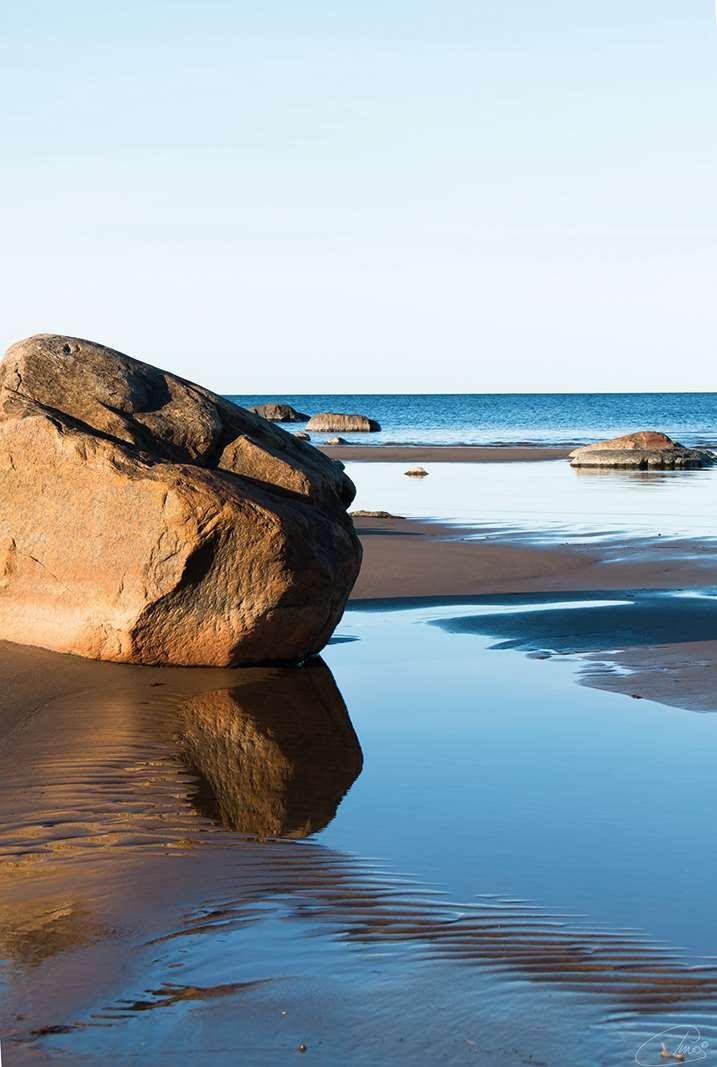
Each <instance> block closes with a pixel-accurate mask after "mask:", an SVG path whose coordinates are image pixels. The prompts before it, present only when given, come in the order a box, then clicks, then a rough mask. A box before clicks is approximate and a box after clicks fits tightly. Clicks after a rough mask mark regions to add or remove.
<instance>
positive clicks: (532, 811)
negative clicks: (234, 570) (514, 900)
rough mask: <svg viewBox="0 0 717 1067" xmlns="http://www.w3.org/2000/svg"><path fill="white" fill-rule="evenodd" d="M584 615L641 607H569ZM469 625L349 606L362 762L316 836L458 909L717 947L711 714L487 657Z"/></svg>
mask: <svg viewBox="0 0 717 1067" xmlns="http://www.w3.org/2000/svg"><path fill="white" fill-rule="evenodd" d="M661 602H662V603H664V605H665V607H666V610H667V611H668V612H669V611H674V610H676V609H675V604H676V603H677V602H676V601H670V598H668V597H663V598H662V601H661ZM682 603H689V601H687V600H683V601H682ZM479 607H480V610H481V611H482V612H483V613H484V619H483V623H484V624H485V625H486V628H487V630H488V631H490V630H491V628H495V627H497V626H498V625H499V624H501V625H502V624H503V623H504V622H505V620H508V621H509V622H510V625H511V626H512V627H513V628H514V630H515V631H516V632H517V628H518V627H519V625H520V619H519V617H518V615H516V614H512V615H509V614H506V613H505V611H502V612H496V613H495V614H493V615H492V616H491V615H490V613H489V612H488V611H486V609H485V606H484V605H483V606H479ZM710 607H712V603H710ZM590 610H595V611H596V614H598V615H599V614H600V612H603V611H606V610H609V611H611V612H612V614H613V615H614V616H615V617H618V616H619V613H622V612H626V613H630V612H634V611H636V610H637V609H636V607H635V605H634V604H630V603H628V604H627V605H626V606H621V607H618V608H609V609H608V608H605V606H604V604H602V606H601V601H598V602H597V603H596V604H595V606H594V607H592V608H591V607H590V603H589V600H588V601H586V602H584V603H583V606H582V607H575V606H573V607H571V608H570V609H565V610H564V612H563V615H564V616H565V617H566V618H567V617H570V618H575V619H576V620H577V619H578V617H579V616H580V615H581V614H582V615H583V616H584V614H585V613H586V612H589V611H590ZM655 610H656V611H657V610H659V606H656V607H655ZM532 614H533V615H537V614H538V613H537V612H534V611H533V612H532ZM716 614H717V612H716ZM476 615H477V606H476V605H475V604H473V605H470V604H466V605H464V606H463V607H460V608H457V607H456V606H445V607H443V608H440V607H437V606H429V607H423V608H418V609H412V610H404V611H384V612H380V613H379V612H371V611H357V610H351V611H349V612H348V613H347V615H346V617H345V620H344V623H343V625H342V628H341V633H342V634H343V635H346V636H353V637H359V638H360V641H358V642H354V643H351V644H346V645H333V646H331V647H330V648H329V649H327V651H326V659H327V661H328V662H329V664H330V666H331V668H332V670H333V671H334V673H335V676H336V680H337V682H338V684H339V686H340V688H341V690H342V693H343V696H344V698H345V700H346V703H347V705H348V707H349V710H350V714H351V717H352V720H353V722H354V725H355V727H356V730H357V733H358V735H359V737H360V739H361V744H362V746H363V750H364V755H365V764H364V770H363V773H362V775H361V777H360V778H359V779H358V781H357V782H356V783H355V785H354V787H353V788H352V790H351V792H350V793H349V795H348V796H347V797H346V798H345V799H344V802H343V804H342V807H341V808H340V810H339V813H338V815H337V818H336V820H335V821H334V823H333V824H332V825H331V826H330V827H329V828H328V829H327V830H326V831H325V832H324V833H323V834H322V835H321V836H320V840H321V841H322V843H325V844H327V845H329V846H331V847H334V848H337V849H347V850H349V851H351V852H353V853H354V854H356V853H359V854H364V855H371V856H380V857H382V859H384V860H386V861H388V862H389V863H391V864H392V865H395V866H396V867H397V868H398V869H404V870H410V871H413V872H415V873H416V874H417V876H419V877H421V878H425V879H427V880H429V881H432V882H435V883H437V884H440V885H442V886H445V888H446V889H447V891H448V892H449V893H450V894H453V896H454V897H455V898H456V899H462V900H470V899H473V898H474V897H475V895H476V894H478V893H482V892H494V893H498V894H501V895H504V896H517V897H519V898H522V899H530V900H531V901H533V902H535V903H536V905H539V906H540V907H548V908H558V909H561V910H566V909H567V910H569V911H573V912H577V913H582V914H585V915H586V916H587V917H588V918H589V919H590V921H592V922H604V923H607V924H609V925H611V926H613V927H623V926H626V927H634V928H637V929H639V930H642V931H644V932H645V933H646V934H647V935H648V936H649V937H650V938H652V939H658V940H659V939H665V940H666V941H668V942H669V943H670V944H671V945H673V946H676V947H681V948H684V949H685V950H686V951H687V952H688V953H690V954H693V955H694V956H696V957H697V956H703V955H709V954H712V953H715V952H717V934H716V933H715V929H714V923H713V911H714V886H715V884H717V852H715V850H714V849H713V848H712V839H713V822H714V815H713V813H714V810H715V803H716V801H717V717H713V716H711V715H702V714H695V713H690V712H686V711H680V710H675V709H673V708H667V707H664V706H661V705H658V704H655V703H652V702H650V701H647V700H644V701H640V702H636V701H632V700H630V699H629V698H627V697H624V696H622V695H616V694H610V693H605V692H600V691H596V690H592V689H588V688H583V687H580V686H577V685H575V684H574V672H575V665H574V664H573V663H571V662H569V661H566V660H565V659H557V660H555V659H552V660H549V661H547V662H543V661H536V660H532V659H529V658H527V657H525V656H523V655H516V654H515V653H506V652H504V651H499V650H496V649H491V647H490V646H491V645H493V644H494V639H495V638H494V635H493V636H480V634H479V633H470V632H468V631H469V630H478V628H479V627H478V624H476V623H475V622H474V621H472V620H475V617H476ZM529 615H530V612H529ZM544 617H545V618H546V620H549V619H550V615H549V613H546V614H545V616H544ZM524 621H525V620H524ZM527 621H528V624H530V623H531V620H530V618H528V620H527ZM434 622H435V623H438V624H439V625H428V624H429V623H434ZM449 631H451V632H449Z"/></svg>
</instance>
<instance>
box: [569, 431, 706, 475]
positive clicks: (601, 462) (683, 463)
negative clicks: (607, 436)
mask: <svg viewBox="0 0 717 1067" xmlns="http://www.w3.org/2000/svg"><path fill="white" fill-rule="evenodd" d="M715 458H716V457H715V455H714V453H713V452H710V451H709V450H708V449H706V448H685V447H684V445H681V444H679V443H678V442H677V441H673V440H672V438H670V437H668V436H667V435H666V434H664V433H657V432H656V431H655V430H641V431H640V432H639V433H629V434H625V435H624V436H623V437H614V438H612V440H610V441H598V442H597V443H596V444H593V445H584V446H583V447H582V448H576V449H574V451H572V452H571V453H570V465H571V466H572V467H616V468H619V469H623V470H624V469H629V468H635V469H637V470H674V469H677V468H690V467H707V466H709V465H710V464H711V463H713V462H714V460H715Z"/></svg>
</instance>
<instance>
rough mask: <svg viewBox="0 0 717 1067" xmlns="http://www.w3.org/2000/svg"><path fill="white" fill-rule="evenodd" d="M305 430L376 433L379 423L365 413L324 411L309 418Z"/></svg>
mask: <svg viewBox="0 0 717 1067" xmlns="http://www.w3.org/2000/svg"><path fill="white" fill-rule="evenodd" d="M306 429H307V430H316V431H317V432H319V433H378V431H379V430H380V429H381V427H380V425H379V424H378V423H377V422H376V421H375V420H374V419H369V418H368V416H366V415H341V414H337V413H336V412H325V413H324V414H323V415H314V416H313V418H311V419H309V424H308V426H307V427H306Z"/></svg>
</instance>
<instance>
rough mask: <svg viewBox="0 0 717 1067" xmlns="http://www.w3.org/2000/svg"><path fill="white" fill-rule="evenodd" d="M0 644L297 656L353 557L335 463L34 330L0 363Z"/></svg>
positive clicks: (311, 641) (88, 346)
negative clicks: (0, 640) (2, 642)
mask: <svg viewBox="0 0 717 1067" xmlns="http://www.w3.org/2000/svg"><path fill="white" fill-rule="evenodd" d="M0 467H1V468H2V479H1V481H0V638H2V639H5V640H9V641H16V642H20V643H23V644H30V645H40V646H43V647H45V648H50V649H54V650H56V651H59V652H72V653H76V654H78V655H82V656H88V657H92V658H96V659H108V660H119V661H126V662H134V663H174V664H186V665H202V664H206V665H218V666H230V665H239V664H252V663H266V662H297V661H301V660H303V659H305V658H306V657H307V656H309V655H311V654H313V653H315V652H318V651H319V650H320V649H321V648H322V647H323V646H324V644H325V643H326V641H327V640H328V638H329V637H330V635H331V633H332V632H333V629H334V627H335V626H336V623H337V622H338V620H339V618H340V617H341V614H342V612H343V609H344V605H345V603H346V599H347V597H348V594H349V591H350V590H351V587H352V585H353V583H354V581H355V579H356V576H357V574H358V570H359V566H360V561H361V547H360V544H359V541H358V538H357V537H356V534H355V532H354V529H353V523H352V521H351V519H350V517H349V516H348V514H347V512H346V508H347V507H348V505H349V504H350V503H351V501H352V500H353V497H354V495H355V490H354V486H353V484H352V483H351V481H350V480H349V479H348V478H347V477H346V475H345V474H344V471H343V467H342V465H341V464H340V463H338V462H336V461H335V460H331V459H329V458H328V457H326V456H324V455H322V453H321V452H319V451H318V450H317V449H315V448H313V447H311V446H310V445H306V444H304V443H303V442H302V441H297V440H296V438H294V437H293V436H292V435H291V434H289V433H287V432H286V431H284V430H282V429H280V428H279V427H275V426H272V425H270V424H269V423H267V422H266V421H265V420H264V419H262V418H259V417H258V416H257V415H253V414H251V413H249V412H247V411H245V410H244V409H242V408H239V407H237V406H236V405H234V404H232V403H230V402H229V401H227V400H223V399H222V398H221V397H219V396H216V395H215V394H214V393H211V392H209V391H208V390H207V389H203V388H201V387H200V386H198V385H193V384H192V383H191V382H187V381H184V380H183V379H181V378H178V377H176V376H175V375H173V374H169V373H167V372H166V371H162V370H158V369H157V368H155V367H151V366H149V365H148V364H146V363H140V362H139V361H138V360H135V359H131V358H130V357H128V356H125V355H122V354H121V353H119V352H115V351H113V350H112V349H110V348H106V347H104V346H103V345H100V344H95V343H93V342H90V341H83V340H79V339H77V338H72V337H60V336H55V335H39V336H37V337H32V338H30V339H29V340H26V341H22V342H20V343H19V344H16V345H13V346H12V347H11V348H10V349H9V350H8V352H7V353H6V356H5V359H4V361H3V363H2V365H0Z"/></svg>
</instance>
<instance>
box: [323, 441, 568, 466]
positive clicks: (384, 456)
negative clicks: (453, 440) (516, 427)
mask: <svg viewBox="0 0 717 1067" xmlns="http://www.w3.org/2000/svg"><path fill="white" fill-rule="evenodd" d="M314 447H315V448H318V449H319V450H320V451H321V452H323V453H324V454H325V455H327V456H329V457H330V458H331V459H339V460H341V461H342V462H345V461H347V460H360V461H361V462H362V463H366V462H369V463H526V462H530V461H533V462H538V461H544V460H555V459H567V458H568V456H569V455H570V452H571V451H572V449H573V448H574V447H576V446H575V445H559V446H557V445H556V446H554V445H382V444H376V445H363V444H346V445H324V444H321V442H318V443H317V444H316V445H315V446H314Z"/></svg>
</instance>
